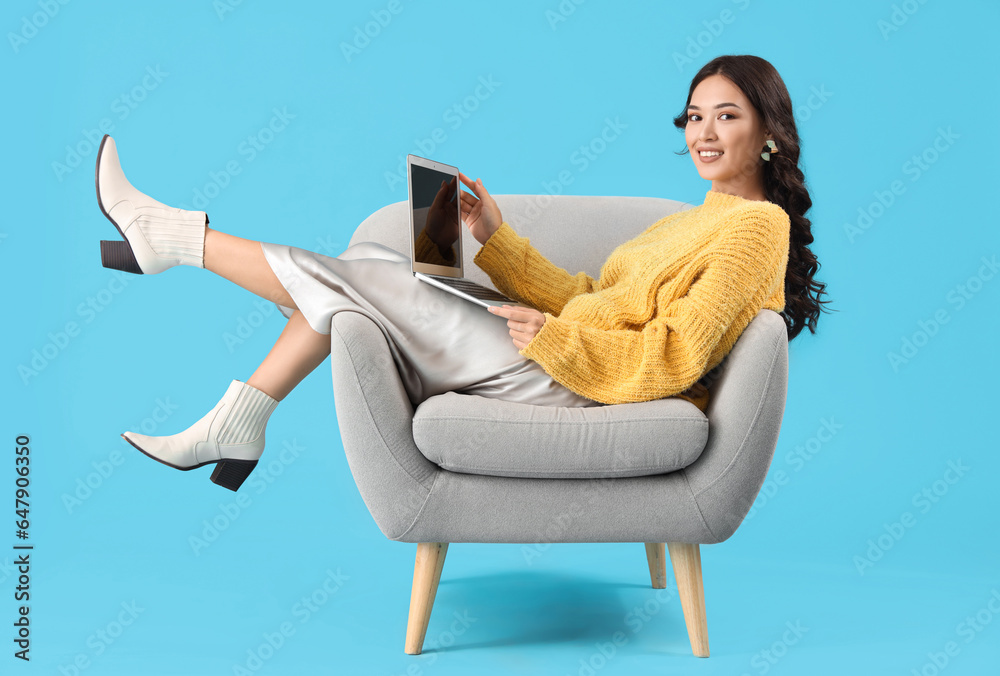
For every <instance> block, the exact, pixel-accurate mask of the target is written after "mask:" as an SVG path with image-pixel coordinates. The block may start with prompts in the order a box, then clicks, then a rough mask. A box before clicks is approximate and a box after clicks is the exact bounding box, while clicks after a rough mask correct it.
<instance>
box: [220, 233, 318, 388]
mask: <svg viewBox="0 0 1000 676" xmlns="http://www.w3.org/2000/svg"><path fill="white" fill-rule="evenodd" d="M205 269H206V270H211V271H212V272H214V273H215V274H217V275H219V276H220V277H224V278H225V279H228V280H229V281H230V282H232V283H233V284H236V285H237V286H241V287H243V288H244V289H246V290H247V291H249V292H250V293H254V294H257V295H258V296H260V297H261V298H263V299H265V300H269V301H272V302H274V303H277V304H278V305H284V306H285V307H289V308H293V309H297V307H298V306H296V305H295V302H294V301H293V300H292V297H291V296H290V295H289V294H288V291H286V290H285V287H284V286H282V284H281V282H280V281H279V280H278V278H277V277H276V276H275V274H274V272H273V271H272V270H271V266H270V265H268V263H267V259H265V258H264V252H263V251H262V250H261V248H260V242H257V241H255V240H252V239H243V238H242V237H236V236H234V235H228V234H226V233H224V232H220V231H219V230H213V229H211V228H209V227H208V226H205ZM289 325H291V322H289ZM286 330H287V327H286ZM282 336H284V334H282ZM278 342H279V343H280V342H281V340H280V339H279V341H278ZM275 347H277V346H275ZM329 348H330V346H329V345H327V352H329ZM289 389H291V388H289ZM272 396H273V395H272ZM275 398H278V397H275Z"/></svg>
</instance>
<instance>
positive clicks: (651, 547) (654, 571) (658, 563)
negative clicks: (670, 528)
mask: <svg viewBox="0 0 1000 676" xmlns="http://www.w3.org/2000/svg"><path fill="white" fill-rule="evenodd" d="M646 561H647V562H648V563H649V580H650V582H652V583H653V589H666V588H667V557H666V552H665V551H664V547H663V543H662V542H647V543H646Z"/></svg>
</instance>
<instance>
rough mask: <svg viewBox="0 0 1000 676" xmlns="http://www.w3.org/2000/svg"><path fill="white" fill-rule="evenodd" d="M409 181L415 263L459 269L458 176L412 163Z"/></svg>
mask: <svg viewBox="0 0 1000 676" xmlns="http://www.w3.org/2000/svg"><path fill="white" fill-rule="evenodd" d="M410 181H411V185H410V194H411V195H412V198H413V241H414V242H415V243H416V244H415V246H414V262H415V263H429V264H431V265H441V266H444V267H449V268H455V269H456V270H458V269H460V268H461V267H462V259H461V257H460V254H459V250H458V247H459V233H460V232H461V230H460V229H461V227H462V221H461V218H460V216H459V204H458V177H457V176H452V175H451V174H447V173H445V172H443V171H437V170H436V169H429V168H427V167H421V166H420V165H417V164H413V165H411V166H410Z"/></svg>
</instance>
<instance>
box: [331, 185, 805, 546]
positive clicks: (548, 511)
mask: <svg viewBox="0 0 1000 676" xmlns="http://www.w3.org/2000/svg"><path fill="white" fill-rule="evenodd" d="M494 197H495V199H496V200H497V203H498V204H499V206H500V208H501V210H502V212H503V214H504V217H505V218H506V219H507V220H508V222H510V223H511V225H512V226H513V227H514V228H515V230H517V231H518V233H519V234H522V235H525V236H528V237H530V238H531V241H532V244H533V245H534V246H536V247H537V248H538V249H539V251H541V252H542V253H543V254H545V255H546V256H547V257H549V258H550V259H551V260H552V261H553V262H555V263H556V264H558V265H561V266H564V267H566V269H567V270H569V271H571V272H577V271H579V270H581V269H584V270H586V271H587V272H588V273H589V274H591V275H592V276H595V277H596V276H597V274H598V272H599V270H600V266H601V263H602V262H603V261H604V259H605V258H606V257H607V255H608V254H609V253H610V252H611V251H612V250H613V249H614V247H615V246H617V245H618V244H620V243H621V242H624V241H626V240H628V239H630V238H631V237H634V236H635V235H637V234H638V233H639V232H641V231H642V230H644V229H645V228H646V227H648V226H649V225H651V224H652V223H653V222H655V221H656V220H658V219H659V218H661V217H663V216H665V215H667V214H669V213H672V212H673V211H676V210H677V209H679V208H683V206H684V205H683V204H682V203H679V202H674V201H671V200H663V199H658V198H643V197H578V196H541V198H544V199H545V200H546V201H547V205H543V206H544V208H542V209H541V210H540V211H539V210H537V209H535V208H534V207H536V206H537V205H538V204H539V201H540V196H536V195H497V196H494ZM535 211H537V212H538V215H537V216H535V217H534V218H533V219H532V218H529V216H531V215H532V214H533V213H534V212H535ZM517 214H524V215H525V218H524V220H523V222H522V221H521V220H519V219H518V216H517ZM406 219H407V214H406V203H405V202H400V203H396V204H392V205H389V206H387V207H384V208H383V209H380V210H379V211H378V212H376V213H375V214H373V215H372V216H371V217H369V218H368V219H367V220H366V221H365V222H364V223H362V224H361V226H359V228H358V229H357V230H356V231H355V235H354V238H352V240H351V243H352V244H353V243H354V242H355V241H363V240H372V241H380V242H382V243H384V244H386V245H387V246H390V247H392V248H396V249H397V250H400V251H404V252H406V251H407V248H408V246H407V244H406V231H405V227H406V222H407V221H406ZM470 240H471V238H468V239H467V240H466V242H465V246H466V251H465V257H466V258H465V259H466V261H467V262H468V261H471V259H472V256H473V255H474V254H475V252H476V250H478V242H475V241H474V240H471V241H472V246H470V244H469V241H470ZM401 242H402V244H401ZM477 272H478V273H479V276H477V275H476V273H477ZM466 275H467V276H469V277H472V278H474V279H476V280H477V281H479V282H480V283H485V284H487V285H489V278H488V277H486V275H485V273H483V272H482V271H481V270H478V268H475V266H471V268H469V267H467V268H466ZM331 354H332V357H331V368H332V371H333V390H334V400H335V405H336V411H337V419H338V421H339V423H340V430H341V436H342V439H343V443H344V449H345V452H346V454H347V459H348V463H349V465H350V468H351V472H352V474H353V475H354V479H355V481H356V483H357V485H358V489H359V491H360V492H361V496H362V499H363V500H364V501H365V504H366V505H367V507H368V509H369V511H370V512H371V514H372V517H373V518H374V519H375V522H376V524H377V525H378V527H379V528H380V530H381V531H382V532H383V534H385V536H386V537H388V538H390V539H393V540H399V541H403V542H516V543H542V542H545V543H548V542H692V543H702V544H711V543H716V542H722V541H724V540H726V539H728V538H729V537H730V536H731V535H732V534H733V533H734V532H735V531H736V529H737V527H738V526H739V524H740V523H741V522H742V520H743V519H744V517H745V516H746V513H747V512H748V511H749V509H750V506H751V505H752V503H753V500H754V498H755V497H756V495H757V493H758V491H759V490H760V487H761V485H762V484H763V481H764V478H765V475H766V473H767V469H768V467H769V465H770V462H771V458H772V455H773V453H774V449H775V446H776V444H777V439H778V433H779V430H780V427H781V419H782V415H783V412H784V405H785V395H786V388H787V377H788V343H787V334H786V329H785V324H784V321H783V320H782V318H781V316H780V315H778V314H777V313H775V312H772V311H770V310H762V311H761V312H760V313H759V314H758V315H757V317H756V318H755V319H754V320H753V322H751V324H750V325H749V326H748V327H747V329H746V330H745V331H744V332H743V334H742V335H741V336H740V339H739V340H738V341H737V343H736V346H735V347H734V348H733V350H732V352H730V354H729V355H728V356H727V357H726V358H725V359H724V360H723V362H722V363H721V364H720V365H719V366H718V367H717V368H716V369H715V370H714V371H713V374H712V378H711V379H710V390H711V402H710V404H709V407H708V411H707V412H706V413H707V415H706V417H707V419H708V440H707V442H706V443H705V446H704V449H703V450H702V452H701V453H700V455H698V456H697V458H696V459H695V460H694V461H693V462H691V464H689V465H687V466H686V467H684V468H683V469H679V470H675V471H668V472H665V473H661V474H651V475H645V476H630V477H625V476H620V475H619V476H617V477H614V478H566V477H560V478H535V477H523V476H497V475H488V474H478V473H469V472H468V471H463V472H458V471H451V470H449V469H447V468H445V467H442V466H441V465H439V464H436V463H435V462H432V461H431V460H429V459H428V457H427V456H426V455H425V453H427V454H430V455H431V456H432V457H439V458H443V457H444V456H443V455H442V454H443V453H445V451H444V450H443V449H444V445H445V440H442V446H435V443H434V442H433V440H431V439H429V438H426V437H421V447H422V448H423V449H424V452H423V453H422V452H421V450H419V449H418V448H417V443H416V441H415V438H414V431H415V425H414V414H415V411H414V410H413V407H412V406H411V405H410V403H409V400H408V399H407V397H406V394H405V391H404V390H403V387H402V384H401V382H400V380H399V375H398V373H397V372H396V370H395V365H394V362H393V361H392V358H391V354H390V352H389V348H388V345H387V344H386V342H385V338H384V337H383V335H382V333H381V331H380V330H379V329H378V327H377V326H375V324H373V323H372V322H371V321H370V320H369V319H368V318H367V317H365V316H364V315H361V314H359V313H355V312H340V313H338V314H337V315H335V316H334V319H333V322H332V332H331ZM437 396H438V397H440V398H441V401H435V402H433V403H432V399H434V398H431V399H428V400H427V401H425V402H423V404H421V407H426V409H427V411H430V412H432V411H447V410H449V409H451V410H452V411H453V414H454V415H456V416H463V415H465V414H466V413H468V412H474V411H477V410H478V411H479V412H480V413H481V411H482V409H481V408H479V409H477V408H476V407H477V406H480V407H481V406H482V405H483V402H477V401H474V400H475V399H481V398H479V397H473V396H472V395H460V394H458V393H446V394H442V395H437ZM670 401H672V402H674V403H673V404H671V406H672V407H673V408H675V409H676V410H678V411H680V410H683V412H684V414H685V415H690V414H691V412H692V411H693V412H694V413H697V414H698V415H700V411H698V409H697V408H696V407H695V406H694V405H692V404H690V403H689V402H685V401H683V400H676V399H675V400H661V401H659V402H643V403H641V404H624V405H616V406H605V407H599V408H595V409H590V410H593V411H595V412H596V411H611V414H610V415H612V416H616V415H618V416H621V419H620V420H619V421H618V422H619V423H620V424H622V425H625V426H628V425H631V424H633V423H631V422H628V421H627V416H625V415H622V414H618V413H617V412H615V411H614V409H618V408H619V407H635V406H642V407H647V408H648V409H649V410H650V411H653V410H654V409H659V408H662V407H663V406H664V404H667V403H668V402H670ZM450 402H454V404H452V403H450ZM488 404H489V406H490V407H491V410H492V409H495V410H496V412H497V413H498V415H500V416H501V417H504V418H505V419H510V420H516V419H517V418H518V415H523V414H522V413H521V412H519V411H516V410H515V409H516V408H517V407H520V406H524V405H523V404H516V403H513V402H504V401H498V400H489V402H488ZM674 404H675V405H674ZM540 408H544V407H540ZM536 413H538V412H536ZM455 424H458V423H455ZM610 424H612V423H611V422H606V421H601V422H600V423H599V425H601V426H605V425H610ZM419 427H420V424H419V423H418V424H417V425H416V428H419ZM580 433H581V434H584V433H585V432H584V430H583V429H581V430H580ZM602 433H604V434H611V432H607V431H606V430H605V431H604V432H602ZM420 434H421V433H420V431H419V429H418V431H417V435H418V436H420ZM541 434H542V435H544V432H541ZM614 434H615V435H616V438H617V439H619V440H620V439H621V438H623V437H628V436H629V433H628V432H627V431H624V430H622V431H618V430H615V431H614ZM669 434H671V432H669V431H666V429H665V431H664V435H665V436H666V435H669ZM670 448H671V446H670V444H669V443H667V444H661V445H660V446H659V447H658V448H657V449H655V450H654V451H652V452H653V453H664V452H666V451H665V450H664V449H668V450H669V449H670ZM553 450H555V449H553ZM608 452H609V453H613V452H614V449H612V448H609V449H608ZM582 457H585V456H580V457H578V458H577V462H579V460H580V458H582ZM609 466H612V467H618V468H620V467H621V466H620V465H614V464H613V462H612V463H610V464H608V465H606V466H605V469H607V467H609ZM577 467H578V468H579V467H580V465H577Z"/></svg>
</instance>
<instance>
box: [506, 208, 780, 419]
mask: <svg viewBox="0 0 1000 676" xmlns="http://www.w3.org/2000/svg"><path fill="white" fill-rule="evenodd" d="M785 218H786V219H787V216H786V217H785ZM736 220H737V222H736V223H727V224H725V225H724V226H723V227H726V228H727V230H728V232H727V234H726V235H723V236H722V238H721V239H720V240H719V241H718V242H717V243H716V244H715V245H714V246H713V247H712V248H711V250H710V251H709V252H707V253H708V255H706V256H703V257H702V260H703V263H701V264H700V266H699V267H698V269H697V270H696V273H695V274H694V275H693V279H694V282H693V283H692V284H691V285H690V287H689V288H688V290H687V292H686V293H685V294H684V295H682V296H680V297H679V298H676V299H674V300H673V301H670V300H669V299H667V298H665V297H663V295H664V293H663V292H664V291H665V289H666V286H661V287H660V288H659V289H658V291H657V306H656V307H657V308H658V311H657V313H656V314H655V316H654V317H653V318H652V319H651V320H650V321H648V322H647V323H646V324H645V325H643V326H642V328H641V329H639V330H631V329H613V330H605V329H600V328H595V327H594V326H591V325H588V322H587V321H586V320H585V319H586V315H587V307H586V303H587V301H588V300H589V299H588V298H587V297H584V298H580V299H577V301H574V303H573V304H571V306H570V307H569V308H567V309H566V312H565V313H564V315H563V317H556V316H554V315H552V314H550V313H545V323H544V324H543V325H542V328H541V330H539V332H538V333H537V334H536V335H535V336H534V337H533V338H532V339H531V341H530V342H529V343H528V344H527V345H525V346H524V348H522V349H521V350H520V354H522V355H523V356H525V357H528V358H529V359H532V360H534V361H537V362H538V363H539V364H541V366H542V368H543V369H544V370H545V371H546V372H547V373H548V374H549V375H551V376H552V378H553V379H554V380H556V381H557V382H559V383H561V384H563V385H564V386H566V387H567V388H569V389H571V390H573V391H574V392H576V393H577V394H580V395H582V396H584V397H587V398H588V399H593V400H595V401H599V402H602V403H606V404H619V403H627V402H637V401H648V400H652V399H660V398H663V397H668V396H672V395H676V394H678V393H680V392H684V391H686V390H688V388H690V387H691V386H692V385H694V384H695V383H696V382H697V381H698V380H699V379H700V378H701V377H702V376H703V375H704V373H706V372H707V371H708V370H709V369H710V368H711V367H714V366H715V365H716V364H715V363H709V362H710V360H711V357H712V355H713V353H714V352H715V350H716V347H717V346H718V344H719V342H720V340H721V339H722V337H723V335H724V334H725V333H726V331H727V330H728V329H729V328H730V326H731V325H732V324H734V323H735V322H736V321H737V320H738V319H740V318H742V319H745V320H746V322H747V323H749V321H750V320H752V319H753V317H754V316H755V315H756V313H757V312H758V311H759V309H760V308H761V307H763V305H764V304H765V303H766V301H767V299H768V297H769V296H770V295H771V294H772V292H773V290H774V287H775V284H782V283H783V279H777V277H778V276H780V275H783V273H784V270H785V264H786V262H787V256H788V236H787V234H788V225H787V220H786V222H785V224H784V226H783V229H782V227H779V226H778V225H776V223H775V217H774V215H773V213H766V212H761V211H760V208H758V207H751V208H748V209H744V210H741V211H740V212H739V213H738V214H737V215H736ZM720 360H721V357H720V358H718V359H716V360H714V361H715V362H716V363H717V362H718V361H720Z"/></svg>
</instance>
